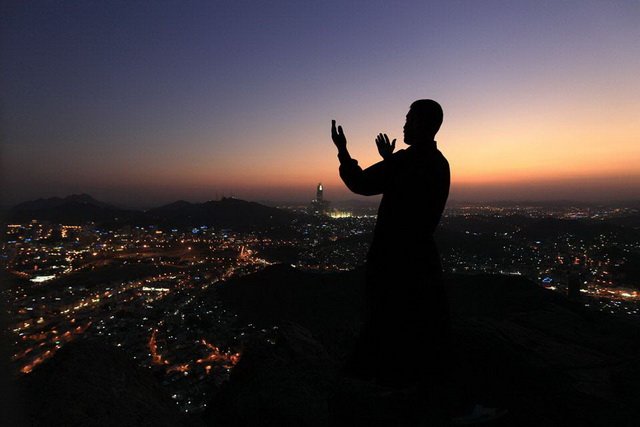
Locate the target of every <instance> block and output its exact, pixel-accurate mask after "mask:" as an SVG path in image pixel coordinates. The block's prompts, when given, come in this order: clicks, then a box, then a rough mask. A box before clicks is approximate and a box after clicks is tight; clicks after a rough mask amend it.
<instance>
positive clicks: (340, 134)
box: [331, 120, 347, 152]
mask: <svg viewBox="0 0 640 427" xmlns="http://www.w3.org/2000/svg"><path fill="white" fill-rule="evenodd" d="M331 139H332V140H333V143H334V144H336V147H338V152H344V151H346V150H347V138H346V137H345V136H344V131H343V130H342V126H338V130H336V121H335V120H331Z"/></svg>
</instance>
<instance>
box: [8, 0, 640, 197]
mask: <svg viewBox="0 0 640 427" xmlns="http://www.w3.org/2000/svg"><path fill="white" fill-rule="evenodd" d="M270 3H276V5H273V4H270ZM2 15H3V17H4V19H3V20H2V24H1V25H2V34H1V36H2V37H1V40H0V43H1V44H0V48H1V53H2V64H3V67H2V68H3V72H2V76H1V80H0V84H1V89H2V93H3V96H2V101H0V102H1V103H2V104H1V108H2V110H1V113H2V118H1V120H2V122H1V124H2V139H3V144H2V145H3V146H2V171H3V172H2V177H1V178H2V180H3V183H6V185H3V187H4V190H3V199H4V201H5V202H6V203H14V202H16V201H20V200H25V199H30V198H34V197H42V196H52V195H65V194H68V193H71V192H89V193H92V194H94V195H95V196H97V197H100V198H103V199H107V200H111V201H122V202H125V203H131V204H135V203H139V204H154V203H160V202H164V201H170V200H172V199H177V198H185V199H190V200H205V199H210V198H213V197H214V196H215V194H216V193H217V194H222V193H227V194H230V193H235V194H237V195H238V196H240V197H245V198H250V199H254V200H260V199H279V200H283V199H305V198H311V197H313V188H314V186H315V184H316V183H317V181H323V182H325V183H326V184H327V185H326V187H327V190H328V194H331V192H333V198H334V199H340V198H346V197H349V196H348V195H347V194H346V193H345V192H344V191H343V190H342V189H341V186H340V183H339V182H338V180H337V173H336V160H335V153H334V148H333V147H332V145H331V142H330V139H329V137H328V125H329V123H330V120H331V119H332V118H336V119H338V120H339V122H340V123H342V124H344V126H345V129H346V131H347V136H348V137H349V140H350V145H351V146H352V150H353V151H354V154H355V155H356V156H357V157H358V158H359V159H361V160H362V162H363V163H364V164H367V163H371V162H373V161H376V153H375V149H374V146H373V137H374V136H375V134H377V133H378V132H389V133H390V134H391V135H392V136H394V137H399V136H400V130H401V128H402V125H403V120H404V115H405V114H406V110H407V108H408V105H409V104H410V103H411V101H413V100H414V99H417V98H423V97H429V98H433V99H436V100H438V101H440V102H441V104H442V105H443V106H444V108H445V125H444V126H443V130H442V131H441V134H440V135H439V136H438V140H439V143H440V147H441V149H442V151H443V152H444V153H445V155H447V157H448V158H449V160H450V162H451V164H452V169H453V191H452V196H453V197H457V198H472V199H473V198H476V199H477V198H514V197H515V198H517V197H518V195H519V194H520V193H521V191H520V190H519V188H522V187H521V184H523V183H527V185H529V186H530V187H529V188H531V190H530V191H532V192H533V193H534V195H535V194H537V193H536V192H538V193H539V196H541V197H542V196H545V197H566V196H567V195H575V196H576V197H578V198H582V199H588V198H598V197H600V198H602V197H604V198H606V197H611V196H615V197H620V198H628V197H636V196H639V195H638V191H637V190H636V189H637V188H638V185H636V184H638V183H640V180H639V175H640V172H639V170H638V168H637V164H638V162H640V150H639V149H638V147H639V145H638V142H639V141H638V136H639V135H640V128H639V125H638V122H639V121H638V120H637V111H640V89H638V87H639V86H640V85H638V84H637V75H640V29H639V28H640V25H639V24H640V3H639V2H637V1H612V2H601V1H472V0H469V1H442V2H428V1H405V2H390V1H389V2H379V1H361V2H348V1H323V2H304V1H292V2H255V1H254V2H241V1H229V2H212V1H207V2H194V1H187V2H184V1H171V2H169V1H154V2H137V1H126V2H117V1H109V2H104V1H82V2H60V1H50V2H24V1H8V2H4V3H3V10H2ZM576 153H579V154H578V155H577V154H576ZM576 183H578V184H576ZM576 187H578V188H581V189H583V191H582V192H578V193H577V194H576V192H575V188H576ZM605 196H606V197H605Z"/></svg>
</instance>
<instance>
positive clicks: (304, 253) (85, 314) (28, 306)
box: [0, 184, 640, 411]
mask: <svg viewBox="0 0 640 427" xmlns="http://www.w3.org/2000/svg"><path fill="white" fill-rule="evenodd" d="M328 206H329V203H328V202H326V201H324V198H323V188H322V185H321V184H319V185H318V187H317V194H316V199H314V201H313V202H312V204H311V208H310V209H311V211H312V213H313V214H314V219H313V220H309V221H307V222H305V221H299V220H298V221H296V222H294V223H292V224H291V233H289V235H288V236H287V237H282V234H279V235H278V236H274V235H270V234H269V232H268V231H264V232H259V233H256V232H253V233H249V232H238V231H233V230H228V229H214V228H211V227H208V226H206V225H202V226H199V227H196V228H192V229H188V230H178V229H169V230H163V229H159V228H157V227H154V226H150V227H134V226H125V227H121V228H119V229H115V230H109V229H103V228H101V227H98V226H96V225H95V224H86V225H82V226H78V225H63V224H47V223H41V222H37V221H32V222H29V223H26V224H10V225H8V226H7V227H6V230H5V239H4V241H3V243H2V244H1V247H0V262H1V264H2V265H1V267H2V269H3V270H4V274H8V275H9V277H11V278H12V280H11V283H9V285H8V287H6V288H5V289H3V290H2V294H3V297H4V298H5V300H7V302H8V304H9V305H8V307H9V315H10V319H11V321H12V323H11V331H12V333H13V334H14V337H15V340H14V355H13V361H14V364H15V368H16V372H17V373H22V374H28V373H29V372H31V371H33V370H34V369H36V368H37V366H38V365H39V364H40V363H42V362H44V361H45V360H46V359H48V358H50V357H52V356H53V355H54V354H55V353H56V352H57V351H58V350H59V349H60V348H62V346H64V345H65V344H66V343H68V342H71V341H73V340H75V339H77V338H78V337H81V336H82V337H93V338H95V339H100V340H104V341H107V342H109V343H111V344H113V345H114V346H117V347H123V348H124V349H126V350H127V352H128V354H131V356H132V357H133V358H134V359H136V360H137V361H138V362H139V363H140V364H141V365H142V366H145V367H148V368H149V369H152V370H153V371H154V372H156V373H157V374H158V375H159V376H160V377H161V378H162V381H163V382H164V383H165V385H166V386H167V387H169V388H170V390H171V392H172V396H173V398H174V399H175V400H176V403H177V404H178V405H180V407H181V408H182V409H183V410H184V411H198V410H202V409H203V408H204V406H205V405H206V401H207V399H208V396H209V395H210V392H211V388H212V386H213V385H215V384H216V383H219V382H220V381H222V380H224V379H225V378H226V375H228V372H229V370H230V369H231V368H232V367H233V365H234V364H235V363H236V362H237V360H238V358H239V357H240V355H239V354H238V349H239V348H240V343H241V342H242V340H243V339H244V337H246V336H248V335H252V336H255V335H256V334H258V335H260V336H262V337H263V338H264V339H265V340H272V336H273V331H271V330H256V328H255V326H254V325H251V324H248V325H245V324H240V323H239V322H238V319H237V316H236V315H235V314H234V313H233V312H232V311H231V310H229V309H228V308H227V307H225V305H224V304H223V303H222V302H221V301H219V300H218V299H217V298H216V297H215V292H209V290H211V289H215V286H216V285H217V284H218V283H220V282H222V281H224V280H226V279H228V278H230V277H232V276H237V275H242V274H248V273H252V272H255V271H258V270H260V269H262V268H264V267H265V266H266V265H268V264H270V263H273V262H287V263H290V264H293V265H295V266H296V267H298V268H301V269H308V270H313V271H327V272H329V271H342V270H351V269H354V268H356V267H358V266H360V265H362V264H363V263H364V260H365V256H366V252H367V250H368V246H369V242H370V240H371V233H372V231H373V227H374V225H375V217H374V216H371V215H344V216H341V217H339V218H335V217H332V216H331V215H329V214H330V213H331V211H330V210H329V209H328ZM542 211H543V209H542V208H522V207H511V208H503V207H488V206H467V207H465V206H458V207H453V208H450V209H448V210H447V211H446V214H445V217H444V218H443V223H442V229H443V231H445V234H446V231H447V227H450V226H451V221H453V220H460V219H462V220H465V218H477V217H478V216H480V217H484V218H486V219H487V221H498V222H496V224H498V223H499V222H500V221H502V220H503V219H504V218H505V217H509V216H512V215H520V216H525V217H528V218H539V217H540V218H541V217H542ZM583 214H584V215H588V217H589V218H594V217H598V218H604V219H606V218H608V215H609V216H612V215H619V214H621V211H620V210H615V209H614V210H609V211H605V210H604V209H601V210H597V211H594V210H593V209H591V210H587V211H584V212H583V211H581V210H579V209H568V208H565V209H557V210H554V211H553V212H546V216H545V217H548V216H549V215H551V216H554V217H555V218H559V219H568V218H571V219H573V218H576V217H580V215H583ZM334 216H335V215H334ZM459 223H460V221H458V224H459ZM462 224H464V222H462ZM469 224H473V222H470V223H469ZM458 227H459V225H458ZM490 228H491V227H489V229H490ZM458 232H459V234H457V235H455V244H447V243H446V242H443V243H442V244H441V249H442V250H441V256H442V259H443V265H444V267H445V269H446V270H448V271H450V272H454V273H496V274H514V275H523V276H526V277H528V278H530V279H531V280H533V281H535V282H537V283H539V284H540V285H541V286H544V287H546V288H548V289H550V290H554V291H558V292H563V293H567V294H568V295H569V296H570V297H571V298H575V299H578V300H581V301H583V303H584V305H585V306H589V307H594V308H596V309H599V310H603V311H607V312H612V313H626V314H629V315H637V314H639V308H640V294H639V293H638V289H639V288H640V283H638V282H634V280H635V279H633V278H629V277H627V276H625V275H624V274H622V273H620V271H621V269H620V268H619V267H620V266H621V265H622V264H624V262H625V261H627V257H628V256H631V255H632V254H635V255H637V254H640V241H633V240H632V241H628V240H625V241H622V240H620V239H618V238H617V237H616V236H615V235H612V234H606V233H601V234H597V235H596V237H595V238H592V239H585V237H584V236H579V235H574V234H572V233H571V232H570V231H567V232H565V233H561V234H558V235H557V236H555V237H554V238H546V239H539V240H538V239H535V238H531V237H530V236H529V235H523V234H522V233H520V232H519V231H518V229H517V228H515V229H514V230H512V231H508V232H502V231H501V232H496V231H492V232H486V231H482V230H479V229H474V228H473V227H472V226H470V227H469V229H468V230H464V231H462V232H460V231H459V230H458ZM486 242H491V245H492V246H491V248H490V247H488V246H486ZM478 245H485V246H484V247H483V250H479V249H478V247H479V246H478Z"/></svg>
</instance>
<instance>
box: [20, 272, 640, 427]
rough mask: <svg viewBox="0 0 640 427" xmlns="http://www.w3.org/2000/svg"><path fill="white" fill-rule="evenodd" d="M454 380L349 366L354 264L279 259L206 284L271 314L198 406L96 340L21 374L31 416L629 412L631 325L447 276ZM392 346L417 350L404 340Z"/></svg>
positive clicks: (639, 331)
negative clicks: (339, 269)
mask: <svg viewBox="0 0 640 427" xmlns="http://www.w3.org/2000/svg"><path fill="white" fill-rule="evenodd" d="M448 283H449V289H450V299H451V302H452V304H451V305H452V312H453V344H454V345H453V350H454V351H453V354H454V357H453V359H452V366H453V369H452V372H451V387H450V389H449V390H434V391H432V392H431V394H429V395H422V394H420V393H418V392H417V391H416V390H412V389H407V390H394V389H390V388H385V387H381V386H378V385H376V384H374V383H368V382H364V381H358V380H353V379H348V378H344V377H343V376H341V375H340V367H341V365H342V363H343V362H344V360H345V357H346V355H347V354H348V351H349V350H350V347H351V345H352V343H353V340H354V338H355V336H356V334H357V331H358V328H359V325H360V321H361V315H362V309H363V305H362V300H361V295H362V290H363V282H362V272H361V271H355V272H348V273H332V274H317V273H308V272H302V271H298V270H296V269H294V268H291V267H288V266H284V265H276V266H272V267H269V268H267V269H265V270H263V271H261V272H259V273H256V274H253V275H250V276H245V277H242V278H237V279H233V280H230V281H228V282H226V283H225V284H222V285H220V286H217V287H215V290H212V292H216V293H217V294H218V296H219V297H221V298H222V299H223V300H224V301H226V303H228V304H229V305H230V306H232V307H233V309H234V310H235V311H237V312H238V313H239V314H240V317H241V321H242V322H253V323H254V324H256V325H258V326H259V327H269V328H270V327H272V326H273V325H277V326H278V329H277V333H276V337H275V341H274V342H269V341H267V340H266V339H265V336H260V335H257V336H260V337H261V338H257V336H256V337H254V338H253V340H250V341H248V342H247V343H246V345H245V348H244V350H243V353H242V357H241V359H240V361H239V362H238V364H237V365H236V367H235V369H234V370H233V372H232V374H231V378H230V380H229V381H228V382H227V383H225V384H223V385H222V387H221V388H220V389H219V391H218V392H217V394H216V395H215V396H214V397H213V399H212V401H211V404H210V405H208V407H207V410H206V411H205V413H203V414H202V417H201V419H199V418H190V417H186V416H185V415H183V414H180V413H178V412H177V411H176V410H175V404H174V403H173V402H172V401H171V400H170V399H168V398H167V396H166V395H165V393H166V392H165V390H164V389H163V388H162V387H161V386H160V384H159V383H158V381H157V380H156V378H155V377H154V376H153V375H151V373H149V372H148V371H146V370H145V369H143V368H138V367H136V366H135V364H134V363H133V361H131V360H130V359H129V358H128V357H127V356H126V355H125V354H123V353H122V352H120V351H119V349H114V348H112V347H106V346H101V345H100V344H98V343H95V342H84V341H80V342H76V343H71V344H69V345H67V346H65V347H64V348H63V349H62V350H60V351H59V352H58V353H57V354H56V355H55V356H54V357H53V358H52V359H51V360H49V361H47V362H45V363H44V364H43V365H42V366H40V367H39V368H38V369H37V370H36V371H35V372H34V373H32V374H30V375H28V376H26V377H23V378H21V379H20V381H19V385H20V390H19V391H22V395H23V396H24V404H25V406H26V408H25V409H26V410H27V414H28V415H29V421H30V422H31V424H30V425H36V426H45V425H52V426H53V425H56V426H58V425H64V426H74V425H90V426H106V425H117V426H128V425H132V426H133V425H143V426H144V425H156V426H164V425H167V426H168V425H172V426H181V425H193V424H196V425H200V423H202V425H208V426H216V427H235V426H243V427H244V426H246V427H252V426H279V427H287V426H309V427H312V426H418V425H430V426H432V425H444V423H443V422H442V413H443V410H442V407H443V406H444V403H443V402H445V401H449V402H451V405H452V406H453V407H457V408H462V407H463V406H465V405H472V404H473V403H481V404H483V405H485V406H489V407H499V408H505V409H507V410H508V411H509V412H508V415H507V416H505V417H504V418H502V419H500V420H499V421H497V422H494V423H493V424H491V425H500V426H573V425H580V426H637V425H638V424H639V421H640V363H638V362H639V360H638V359H639V356H640V325H638V323H637V320H638V319H637V318H636V319H631V318H627V317H618V316H613V315H606V314H603V313H599V312H593V311H589V310H587V309H585V308H584V307H583V305H582V304H580V303H579V302H572V301H569V300H567V299H566V298H564V297H563V296H561V295H558V294H555V293H553V292H551V291H548V290H545V289H542V288H540V287H538V286H536V285H535V284H533V283H531V282H529V281H527V280H526V279H524V278H521V277H513V276H494V275H479V276H465V275H454V276H450V277H448ZM399 351H412V349H411V343H407V346H406V348H403V349H399Z"/></svg>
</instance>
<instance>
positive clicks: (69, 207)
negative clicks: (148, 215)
mask: <svg viewBox="0 0 640 427" xmlns="http://www.w3.org/2000/svg"><path fill="white" fill-rule="evenodd" d="M138 214H139V213H138V212H136V211H131V210H126V209H120V208H118V207H115V206H113V205H110V204H107V203H103V202H100V201H98V200H96V199H94V198H93V197H91V196H90V195H88V194H73V195H71V196H67V197H64V198H60V197H51V198H48V199H38V200H33V201H28V202H24V203H20V204H18V205H16V206H14V207H13V208H11V209H9V212H8V213H7V221H9V222H28V221H31V220H33V219H37V220H39V221H50V222H55V223H60V224H82V223H86V222H101V223H103V222H118V223H123V222H128V221H132V220H134V219H135V218H136V217H137V216H138Z"/></svg>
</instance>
